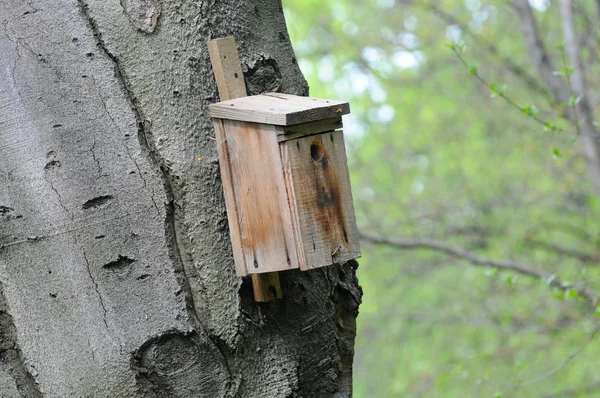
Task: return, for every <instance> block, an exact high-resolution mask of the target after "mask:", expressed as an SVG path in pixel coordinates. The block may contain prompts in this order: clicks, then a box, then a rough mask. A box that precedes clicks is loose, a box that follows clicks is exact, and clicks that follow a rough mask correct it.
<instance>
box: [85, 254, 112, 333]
mask: <svg viewBox="0 0 600 398" xmlns="http://www.w3.org/2000/svg"><path fill="white" fill-rule="evenodd" d="M83 258H84V260H85V266H86V269H87V273H88V275H89V276H90V279H91V281H92V284H93V285H94V290H95V291H96V295H98V301H99V302H100V307H102V313H103V314H102V321H103V322H104V327H106V331H107V332H108V322H106V318H107V313H108V312H107V311H106V306H105V305H104V299H103V298H102V295H101V294H100V289H99V288H98V282H96V279H95V278H94V276H93V274H92V269H91V267H90V262H89V261H88V258H87V255H86V253H85V251H84V252H83Z"/></svg>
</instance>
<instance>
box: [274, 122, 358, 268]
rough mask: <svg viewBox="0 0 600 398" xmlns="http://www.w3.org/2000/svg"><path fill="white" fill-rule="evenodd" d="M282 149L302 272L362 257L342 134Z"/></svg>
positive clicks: (312, 138)
mask: <svg viewBox="0 0 600 398" xmlns="http://www.w3.org/2000/svg"><path fill="white" fill-rule="evenodd" d="M280 145H281V158H282V163H283V167H284V175H285V180H286V185H287V189H288V195H289V197H290V200H289V202H290V207H291V211H292V219H293V223H294V231H295V235H296V248H297V251H298V258H299V265H300V269H302V270H307V269H312V268H316V267H321V266H324V265H330V264H333V263H341V262H344V261H348V260H350V259H354V258H357V257H360V246H359V240H358V232H357V229H356V219H355V216H354V206H353V203H352V192H351V189H350V177H349V174H348V166H347V164H346V150H345V148H344V138H343V133H342V132H341V131H332V132H326V133H322V134H317V135H311V136H306V137H302V138H298V139H293V140H289V141H285V142H282V143H281V144H280Z"/></svg>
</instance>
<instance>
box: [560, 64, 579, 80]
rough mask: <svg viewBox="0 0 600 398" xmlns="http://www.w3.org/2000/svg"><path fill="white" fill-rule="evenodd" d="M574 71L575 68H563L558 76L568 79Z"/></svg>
mask: <svg viewBox="0 0 600 398" xmlns="http://www.w3.org/2000/svg"><path fill="white" fill-rule="evenodd" d="M574 71H575V68H570V67H568V66H563V67H562V69H561V71H560V74H561V75H563V76H565V77H569V76H571V74H573V72H574Z"/></svg>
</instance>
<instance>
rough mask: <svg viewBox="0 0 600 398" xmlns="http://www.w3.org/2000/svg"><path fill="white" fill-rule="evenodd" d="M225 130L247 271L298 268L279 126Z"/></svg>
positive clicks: (233, 124) (232, 125) (229, 125)
mask: <svg viewBox="0 0 600 398" xmlns="http://www.w3.org/2000/svg"><path fill="white" fill-rule="evenodd" d="M223 126H224V130H225V131H226V134H227V148H228V151H229V167H230V168H231V176H232V182H233V195H234V198H235V203H236V204H237V210H238V223H239V226H240V233H241V242H242V255H243V257H244V263H245V264H246V269H247V271H248V272H250V273H263V272H273V271H284V270H289V269H294V268H298V257H297V254H296V249H295V242H294V234H293V230H292V217H291V213H290V209H289V204H288V198H287V192H286V186H285V181H284V178H283V172H282V170H283V165H282V163H281V156H280V151H279V144H278V142H277V134H276V131H275V126H271V125H260V124H256V123H247V122H238V121H235V120H223Z"/></svg>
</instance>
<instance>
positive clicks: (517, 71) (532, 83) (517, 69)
mask: <svg viewBox="0 0 600 398" xmlns="http://www.w3.org/2000/svg"><path fill="white" fill-rule="evenodd" d="M599 1H600V0H599ZM428 7H429V8H430V9H431V11H433V13H434V14H436V15H437V16H438V17H439V18H440V19H442V20H443V21H445V22H446V23H448V24H451V25H456V26H458V27H459V28H460V29H461V30H462V31H464V32H466V33H468V34H469V35H470V36H471V37H472V38H473V41H474V42H475V43H476V44H477V45H479V46H481V47H483V48H485V49H486V50H487V51H489V52H490V53H491V54H492V55H494V56H496V57H498V58H499V59H500V61H501V62H502V64H503V65H504V66H505V67H506V69H507V70H509V71H510V72H511V73H513V74H514V75H515V76H517V77H519V78H520V79H522V80H523V81H524V82H525V84H526V85H527V86H528V87H529V88H530V89H532V90H533V91H535V92H537V93H539V94H542V95H544V96H545V97H550V96H549V94H548V91H547V90H546V88H545V87H544V86H543V85H541V84H540V83H539V82H538V80H537V79H536V78H535V77H533V76H531V74H529V72H527V71H526V70H525V69H524V68H522V67H521V66H519V65H517V64H515V63H514V62H513V61H512V60H511V59H510V58H508V57H506V56H505V55H503V54H501V53H500V50H498V48H497V47H496V46H495V45H494V44H493V43H490V42H489V41H487V40H485V39H484V38H483V37H481V36H480V35H478V34H476V33H474V32H472V31H471V30H470V29H469V27H468V26H467V25H466V24H464V23H462V22H461V21H459V20H458V19H457V18H456V17H455V16H454V15H452V14H450V13H448V12H446V11H444V10H443V9H441V8H440V7H438V6H437V5H436V4H429V5H428ZM551 99H552V100H553V98H551Z"/></svg>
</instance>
